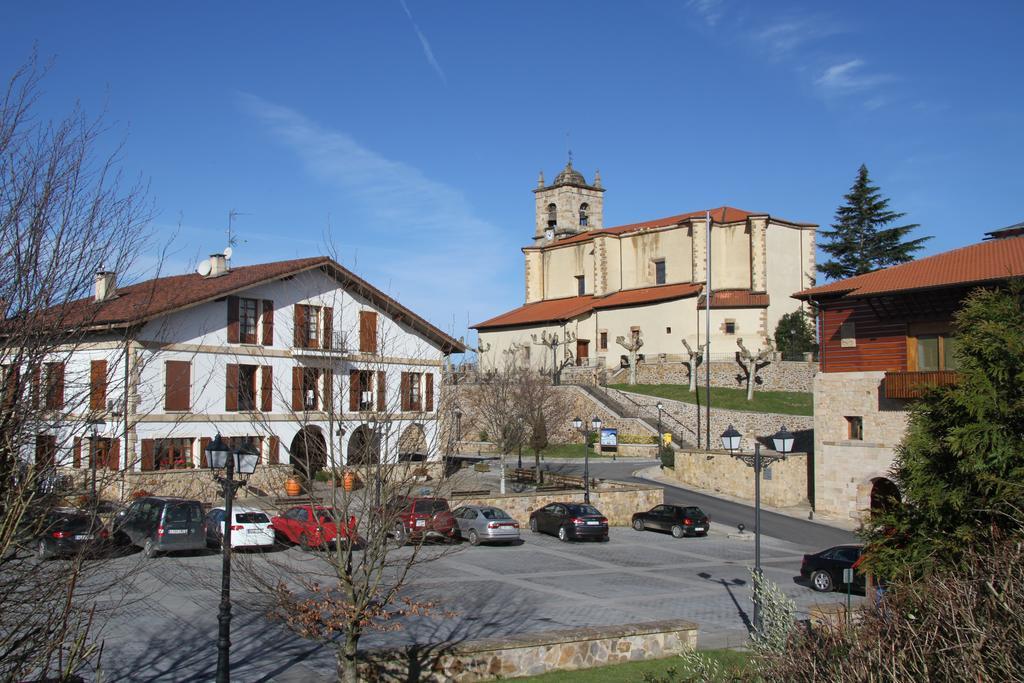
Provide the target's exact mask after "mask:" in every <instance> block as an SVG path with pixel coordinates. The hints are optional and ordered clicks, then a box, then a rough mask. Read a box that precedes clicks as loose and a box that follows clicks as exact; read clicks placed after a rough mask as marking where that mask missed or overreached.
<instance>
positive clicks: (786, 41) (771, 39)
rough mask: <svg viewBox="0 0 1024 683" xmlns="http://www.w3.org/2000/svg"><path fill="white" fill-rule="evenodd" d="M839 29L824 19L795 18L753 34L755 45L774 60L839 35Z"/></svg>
mask: <svg viewBox="0 0 1024 683" xmlns="http://www.w3.org/2000/svg"><path fill="white" fill-rule="evenodd" d="M839 32H840V31H839V29H838V28H836V27H835V26H834V25H833V24H832V23H830V22H829V21H827V20H824V19H817V18H807V17H804V18H794V19H787V20H784V21H779V22H777V23H774V24H772V25H770V26H767V27H765V28H762V29H759V30H756V31H754V32H753V33H752V34H751V37H752V38H753V41H754V43H756V44H757V45H758V46H759V47H761V48H762V49H763V50H765V51H767V52H768V54H769V55H770V56H771V57H772V58H774V59H782V58H784V57H787V56H789V55H790V54H791V53H793V52H794V51H796V50H797V49H798V48H800V47H802V46H804V45H806V44H808V43H813V42H815V41H818V40H821V39H823V38H827V37H829V36H832V35H835V34H837V33H839Z"/></svg>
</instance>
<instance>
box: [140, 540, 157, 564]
mask: <svg viewBox="0 0 1024 683" xmlns="http://www.w3.org/2000/svg"><path fill="white" fill-rule="evenodd" d="M156 553H157V550H156V544H155V543H153V539H152V538H147V539H146V543H145V545H143V546H142V554H143V555H145V556H146V557H148V558H149V559H153V558H154V557H156Z"/></svg>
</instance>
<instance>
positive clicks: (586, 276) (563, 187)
mask: <svg viewBox="0 0 1024 683" xmlns="http://www.w3.org/2000/svg"><path fill="white" fill-rule="evenodd" d="M533 193H534V198H535V204H536V223H535V226H534V234H533V241H532V243H531V244H529V245H527V246H525V247H523V248H522V251H523V254H524V255H525V266H526V292H525V302H524V304H523V305H522V306H520V307H518V308H516V309H513V310H511V311H507V312H505V313H502V314H501V315H498V316H496V317H493V318H491V319H489V320H486V321H484V322H481V323H478V324H477V325H475V326H474V329H476V330H477V331H478V333H479V341H480V348H481V353H480V364H481V367H482V368H484V369H486V368H493V367H498V366H500V365H501V364H502V363H503V362H504V360H503V359H506V358H509V357H510V355H511V357H515V358H516V359H517V360H518V361H519V362H528V363H530V364H531V365H533V366H535V367H538V368H543V367H548V368H550V367H551V364H552V358H553V356H554V358H556V359H557V363H558V364H559V365H564V364H573V365H582V366H594V367H609V368H617V367H619V365H620V360H621V358H622V356H623V355H624V354H626V353H627V351H626V349H625V348H623V346H622V345H620V344H618V343H617V342H616V339H617V338H619V337H621V338H622V339H623V341H624V342H625V343H627V344H630V343H631V342H632V340H636V339H640V340H641V341H642V342H643V346H642V348H641V349H640V353H641V354H643V355H644V357H645V358H646V359H647V360H648V361H650V360H653V359H655V358H659V357H663V356H662V354H664V357H672V358H673V359H674V358H677V357H678V356H680V355H684V356H685V354H686V350H685V346H684V343H683V342H684V340H685V342H686V343H688V344H689V345H690V346H691V348H693V349H695V350H696V349H697V348H698V347H699V346H700V345H703V344H704V343H705V341H706V339H705V322H704V306H705V303H704V296H705V295H706V293H707V291H708V289H710V291H711V356H712V359H717V358H721V357H724V356H732V355H733V354H734V353H735V352H736V351H737V350H738V346H737V343H736V342H737V339H743V343H744V345H745V346H746V347H747V348H748V349H750V350H751V351H755V352H756V351H757V350H758V349H760V348H762V347H763V346H764V345H765V344H766V343H767V340H768V339H769V338H770V337H771V336H772V335H773V334H774V331H775V326H776V324H777V323H778V321H779V318H781V317H782V316H783V315H784V314H786V313H788V312H790V311H792V310H795V309H797V308H799V307H800V305H801V304H800V302H797V301H794V300H793V299H792V298H790V295H791V294H792V293H793V292H794V291H800V290H802V289H806V288H807V287H810V286H812V285H813V284H814V272H815V267H814V248H815V229H816V228H817V226H816V225H815V224H812V223H799V222H794V221H789V220H784V219H782V218H778V217H776V216H772V215H771V214H768V213H764V212H754V211H745V210H742V209H736V208H733V207H729V206H720V207H717V208H714V209H710V212H709V211H708V210H705V209H700V210H697V211H692V212H690V213H683V214H679V215H676V216H669V217H666V218H658V219H654V220H646V221H642V222H638V223H631V224H629V225H620V226H616V227H607V228H606V227H605V225H604V215H603V214H604V193H605V188H604V187H603V186H602V184H601V176H600V173H599V172H597V173H595V175H594V181H593V183H588V182H587V180H586V178H585V177H584V176H583V174H582V173H580V172H579V171H577V170H576V169H575V168H573V166H572V161H571V160H570V162H569V163H568V164H567V165H566V167H565V168H564V169H563V170H562V171H561V172H560V173H559V174H558V175H557V176H555V179H554V182H552V183H551V184H550V185H547V184H545V182H544V174H543V173H541V175H540V178H539V179H538V181H537V187H536V189H534V190H533ZM708 219H710V234H711V258H710V264H709V263H708V259H707V249H706V247H707V234H708ZM709 266H710V278H709V272H708V271H709ZM709 279H710V285H709ZM555 336H557V339H558V344H557V345H556V348H555V351H554V354H553V353H552V350H551V346H550V344H549V345H548V346H546V347H544V346H542V345H541V344H539V343H537V342H541V341H543V340H544V339H547V340H548V341H549V342H550V340H551V339H553V338H554V337H555Z"/></svg>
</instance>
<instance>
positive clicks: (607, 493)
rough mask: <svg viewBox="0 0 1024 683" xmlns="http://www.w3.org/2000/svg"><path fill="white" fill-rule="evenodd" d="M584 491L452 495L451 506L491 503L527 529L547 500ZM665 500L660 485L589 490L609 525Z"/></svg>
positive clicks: (578, 496) (578, 499)
mask: <svg viewBox="0 0 1024 683" xmlns="http://www.w3.org/2000/svg"><path fill="white" fill-rule="evenodd" d="M582 502H583V490H582V489H571V490H567V491H546V492H543V493H536V492H533V491H528V492H524V493H506V494H505V495H500V494H498V495H488V496H465V497H454V496H453V497H452V503H451V504H452V507H453V508H454V507H457V506H459V505H493V506H495V507H499V508H501V509H502V510H504V511H505V512H507V513H508V514H509V515H511V516H512V518H513V519H515V520H516V521H517V522H519V525H520V526H521V527H522V528H523V529H526V528H527V527H528V526H529V524H530V513H531V512H533V511H534V510H537V509H538V508H542V507H544V506H545V505H547V504H548V503H582ZM664 502H665V490H664V489H663V488H661V487H660V486H645V485H643V484H622V483H619V482H601V483H600V484H598V485H597V486H596V487H594V488H592V489H591V490H590V504H591V505H593V506H594V507H596V508H597V509H598V510H600V511H601V514H603V515H604V516H605V517H607V518H608V523H609V524H610V525H612V526H629V525H630V524H631V523H632V518H633V513H634V512H639V511H641V510H650V509H651V508H652V507H654V506H655V505H660V504H662V503H664Z"/></svg>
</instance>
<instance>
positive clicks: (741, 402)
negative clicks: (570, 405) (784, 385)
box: [608, 384, 814, 415]
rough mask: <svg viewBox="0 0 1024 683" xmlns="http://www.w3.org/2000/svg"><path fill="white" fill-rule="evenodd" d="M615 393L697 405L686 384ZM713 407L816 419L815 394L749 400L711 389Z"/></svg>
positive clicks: (739, 392) (742, 393)
mask: <svg viewBox="0 0 1024 683" xmlns="http://www.w3.org/2000/svg"><path fill="white" fill-rule="evenodd" d="M608 386H610V387H612V388H613V389H621V390H622V391H631V392H633V393H636V394H645V395H647V396H658V397H660V398H667V399H671V400H673V401H683V402H684V403H696V401H697V398H696V396H695V394H691V393H690V391H689V387H687V386H686V385H685V384H635V385H632V386H630V385H629V384H609V385H608ZM696 394H699V395H700V403H701V405H705V400H704V396H705V393H704V388H703V387H700V388H698V389H697V391H696ZM711 407H712V408H728V409H730V410H748V411H752V412H756V413H782V414H784V415H813V414H814V394H810V393H803V392H799V391H760V390H755V391H754V399H753V400H751V401H748V400H747V390H746V389H731V388H726V387H711Z"/></svg>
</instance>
